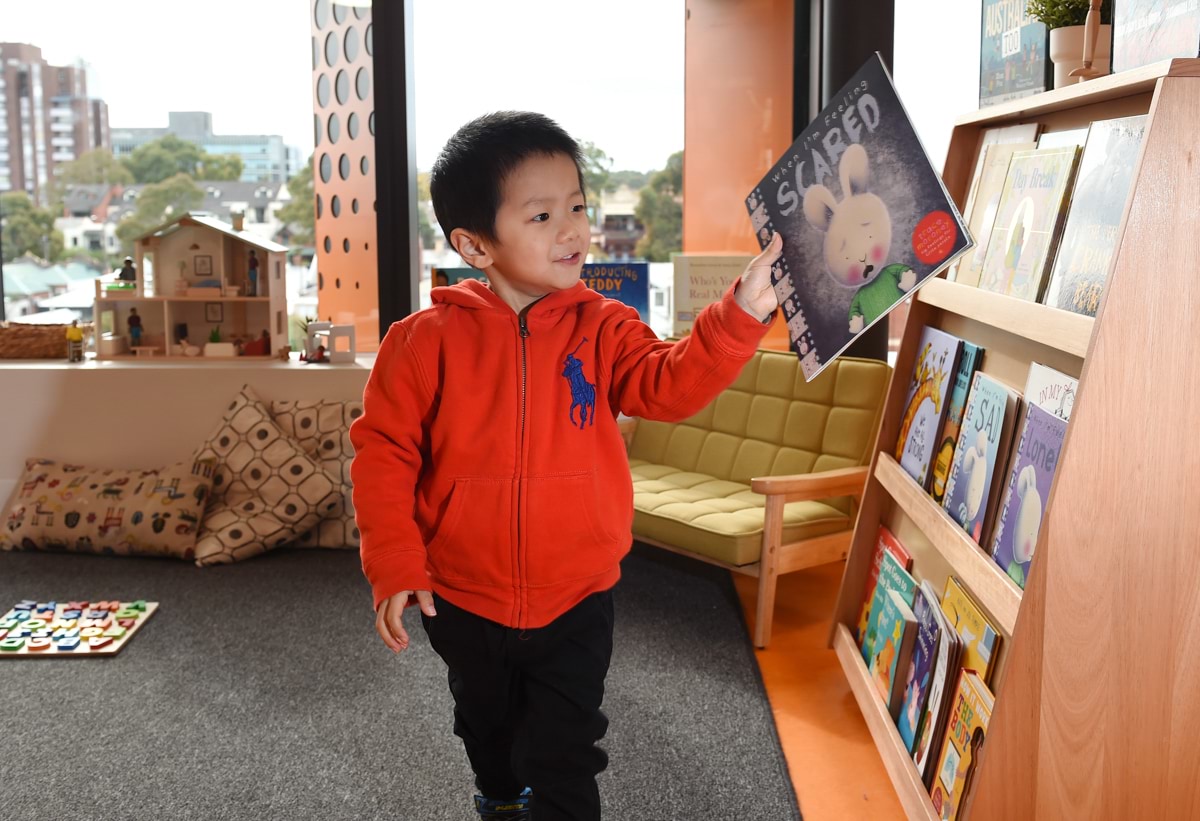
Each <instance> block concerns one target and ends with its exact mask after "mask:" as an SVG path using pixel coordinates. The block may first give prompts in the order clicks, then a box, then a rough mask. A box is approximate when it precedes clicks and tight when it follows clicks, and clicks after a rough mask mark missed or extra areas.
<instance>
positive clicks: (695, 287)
mask: <svg viewBox="0 0 1200 821" xmlns="http://www.w3.org/2000/svg"><path fill="white" fill-rule="evenodd" d="M752 259H754V257H752V256H751V255H749V254H687V253H684V254H675V256H674V257H673V258H672V260H671V261H672V263H673V264H674V269H675V281H674V287H673V289H672V292H671V293H672V299H673V300H674V303H675V312H674V315H673V317H672V322H671V333H672V334H673V335H675V336H683V335H684V334H688V333H691V331H692V325H693V324H694V323H695V321H696V315H697V314H699V313H700V311H701V310H702V309H703V308H704V307H706V306H708V305H711V304H712V303H714V302H719V301H720V299H721V297H723V296H724V295H725V292H726V291H728V290H729V289H730V288H732V287H733V283H734V282H736V281H737V278H738V277H740V276H741V275H742V274H744V273H745V272H746V266H747V265H749V264H750V260H752Z"/></svg>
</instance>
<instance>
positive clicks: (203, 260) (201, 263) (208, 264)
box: [194, 254, 212, 276]
mask: <svg viewBox="0 0 1200 821" xmlns="http://www.w3.org/2000/svg"><path fill="white" fill-rule="evenodd" d="M194 263H195V264H194V268H195V271H196V273H197V274H198V275H200V276H209V275H211V274H212V256H211V255H209V254H196V258H195V260H194Z"/></svg>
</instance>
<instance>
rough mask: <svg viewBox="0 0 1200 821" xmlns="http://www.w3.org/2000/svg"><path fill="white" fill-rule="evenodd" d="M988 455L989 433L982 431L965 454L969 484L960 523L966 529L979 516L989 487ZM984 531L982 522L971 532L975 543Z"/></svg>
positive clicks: (963, 463)
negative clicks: (984, 492)
mask: <svg viewBox="0 0 1200 821" xmlns="http://www.w3.org/2000/svg"><path fill="white" fill-rule="evenodd" d="M987 455H988V440H987V432H986V431H980V432H979V436H978V437H977V439H976V442H975V444H974V445H973V446H972V447H969V448H967V450H966V452H964V453H963V461H962V472H963V476H964V477H965V479H966V482H967V498H966V504H965V505H964V506H963V507H964V508H965V509H963V510H961V511H960V513H961V514H963V515H962V516H961V518H960V521H961V522H962V524H963V526H964V527H969V526H970V524H971V522H973V521H974V520H975V517H976V516H978V515H979V508H980V507H981V506H982V505H983V491H984V490H985V489H986V487H987V479H988V475H987V473H988V471H987ZM982 529H983V523H982V520H981V521H980V522H979V523H977V524H976V525H975V527H974V528H973V529H972V530H971V531H970V533H971V535H972V536H973V537H974V538H975V541H979V539H980V536H981V533H980V531H982Z"/></svg>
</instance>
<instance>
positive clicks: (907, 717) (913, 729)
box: [896, 586, 942, 753]
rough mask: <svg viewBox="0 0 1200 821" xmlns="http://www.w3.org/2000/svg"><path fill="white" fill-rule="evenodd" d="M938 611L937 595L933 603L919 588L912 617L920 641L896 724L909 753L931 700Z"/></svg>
mask: <svg viewBox="0 0 1200 821" xmlns="http://www.w3.org/2000/svg"><path fill="white" fill-rule="evenodd" d="M938 608H939V604H938V600H937V597H936V596H935V597H934V598H933V600H932V601H931V600H930V599H929V594H928V592H927V591H926V590H925V588H924V586H922V587H919V588H917V596H916V600H915V601H914V602H913V615H914V616H916V617H917V642H916V646H915V647H913V654H912V662H911V663H910V664H909V666H908V673H907V675H906V677H905V680H904V701H903V702H902V703H901V705H900V716H899V718H898V719H897V722H896V727H897V729H899V730H900V737H901V738H902V739H904V744H905V745H906V746H907V747H908V751H909V753H911V752H912V751H913V749H914V748H915V747H916V743H917V738H918V736H919V734H920V730H921V720H922V718H923V717H924V715H925V703H926V702H927V701H928V699H929V686H930V684H931V682H932V674H933V662H934V658H935V656H936V655H937V649H938V639H939V638H940V636H941V632H942V628H941V622H940V621H939V620H938V617H937V611H938Z"/></svg>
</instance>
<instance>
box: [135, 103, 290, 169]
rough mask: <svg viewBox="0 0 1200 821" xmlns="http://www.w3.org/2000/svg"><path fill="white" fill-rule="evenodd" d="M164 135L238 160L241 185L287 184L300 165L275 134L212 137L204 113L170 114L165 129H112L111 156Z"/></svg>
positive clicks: (214, 135)
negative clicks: (293, 170) (243, 183)
mask: <svg viewBox="0 0 1200 821" xmlns="http://www.w3.org/2000/svg"><path fill="white" fill-rule="evenodd" d="M168 134H172V135H174V136H176V137H178V138H179V139H181V140H187V141H188V142H192V143H195V144H196V145H198V146H200V148H201V149H203V150H204V151H205V152H206V153H208V154H214V155H221V156H229V155H234V156H237V157H241V159H242V177H241V181H242V182H287V179H288V176H289V173H290V172H291V170H292V169H294V168H298V167H301V166H302V165H303V163H304V158H302V157H300V156H299V152H298V151H296V150H295V149H292V151H291V152H290V153H291V155H290V156H289V150H288V147H287V146H286V145H284V142H283V137H281V136H280V135H278V134H214V133H213V125H212V114H210V113H209V112H207V111H171V112H169V113H168V114H167V127H166V128H114V129H112V152H113V156H114V157H116V158H118V159H121V158H123V157H128V156H130V155H131V154H133V152H134V151H135V150H136V149H137V148H138V147H140V146H143V145H145V144H146V143H149V142H153V141H154V140H157V139H159V138H160V137H165V136H167V135H168Z"/></svg>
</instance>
